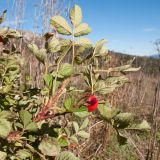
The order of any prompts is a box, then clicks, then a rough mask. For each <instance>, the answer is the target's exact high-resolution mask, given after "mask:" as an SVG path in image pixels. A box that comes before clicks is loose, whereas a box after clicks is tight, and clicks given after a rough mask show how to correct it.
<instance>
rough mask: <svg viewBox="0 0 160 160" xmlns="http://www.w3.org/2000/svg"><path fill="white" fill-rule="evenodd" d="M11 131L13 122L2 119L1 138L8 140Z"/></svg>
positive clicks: (0, 123)
mask: <svg viewBox="0 0 160 160" xmlns="http://www.w3.org/2000/svg"><path fill="white" fill-rule="evenodd" d="M11 131H12V124H11V122H9V121H7V120H6V119H0V137H1V138H6V137H7V136H8V134H9V133H10V132H11Z"/></svg>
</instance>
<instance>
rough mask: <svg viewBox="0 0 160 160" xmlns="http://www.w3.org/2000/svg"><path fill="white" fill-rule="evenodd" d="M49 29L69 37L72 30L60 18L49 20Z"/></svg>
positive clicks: (55, 17) (54, 17)
mask: <svg viewBox="0 0 160 160" xmlns="http://www.w3.org/2000/svg"><path fill="white" fill-rule="evenodd" d="M50 24H51V27H53V28H55V29H56V31H57V32H58V33H60V34H63V35H71V34H72V29H71V27H70V26H69V24H68V23H67V21H66V20H65V19H64V18H63V17H61V16H53V17H52V18H51V22H50Z"/></svg>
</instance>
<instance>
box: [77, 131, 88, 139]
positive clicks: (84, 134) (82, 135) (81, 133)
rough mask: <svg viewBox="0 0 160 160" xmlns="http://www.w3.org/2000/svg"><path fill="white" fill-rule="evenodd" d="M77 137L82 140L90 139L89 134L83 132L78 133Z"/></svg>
mask: <svg viewBox="0 0 160 160" xmlns="http://www.w3.org/2000/svg"><path fill="white" fill-rule="evenodd" d="M77 135H78V136H80V137H82V138H89V137H90V134H89V133H87V132H85V131H79V132H78V133H77Z"/></svg>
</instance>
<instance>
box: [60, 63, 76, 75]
mask: <svg viewBox="0 0 160 160" xmlns="http://www.w3.org/2000/svg"><path fill="white" fill-rule="evenodd" d="M58 73H59V74H60V75H62V76H63V77H68V76H71V75H72V73H73V66H72V65H71V64H69V63H63V64H62V65H61V66H60V69H59V71H58Z"/></svg>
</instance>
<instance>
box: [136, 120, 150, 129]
mask: <svg viewBox="0 0 160 160" xmlns="http://www.w3.org/2000/svg"><path fill="white" fill-rule="evenodd" d="M137 128H138V129H139V130H142V131H146V130H150V129H151V127H150V125H149V124H148V122H147V121H146V120H143V121H142V122H141V123H140V124H139V125H138V126H137Z"/></svg>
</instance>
